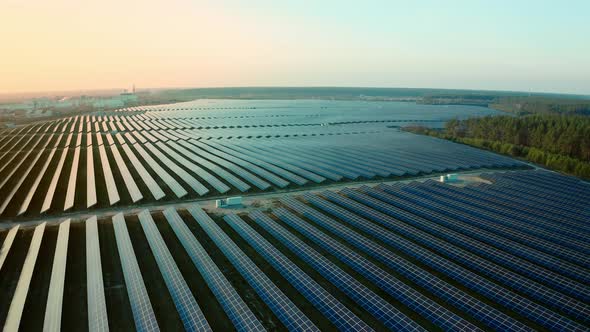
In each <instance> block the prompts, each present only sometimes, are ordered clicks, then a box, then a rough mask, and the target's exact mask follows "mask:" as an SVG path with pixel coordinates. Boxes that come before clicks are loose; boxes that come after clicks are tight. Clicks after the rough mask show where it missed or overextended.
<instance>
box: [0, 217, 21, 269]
mask: <svg viewBox="0 0 590 332" xmlns="http://www.w3.org/2000/svg"><path fill="white" fill-rule="evenodd" d="M19 227H20V225H18V224H17V225H16V226H14V227H12V228H11V229H10V231H8V234H6V237H5V238H4V242H3V243H2V248H0V271H2V265H4V261H5V260H6V257H7V256H8V253H9V252H10V248H12V243H13V242H14V237H15V236H16V233H17V232H18V229H19Z"/></svg>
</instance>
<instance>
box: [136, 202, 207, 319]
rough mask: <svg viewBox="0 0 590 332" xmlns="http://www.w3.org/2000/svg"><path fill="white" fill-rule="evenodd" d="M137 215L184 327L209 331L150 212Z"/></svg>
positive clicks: (144, 211)
mask: <svg viewBox="0 0 590 332" xmlns="http://www.w3.org/2000/svg"><path fill="white" fill-rule="evenodd" d="M137 216H138V217H139V222H140V223H141V227H142V228H143V232H144V233H145V235H146V238H147V240H148V243H149V246H150V248H151V250H152V253H153V254H154V258H155V259H156V263H157V264H158V268H159V269H160V272H161V273H162V277H163V278H164V282H165V283H166V286H167V287H168V291H169V292H170V296H171V297H172V300H173V301H174V305H175V306H176V310H177V311H178V314H179V315H180V320H181V321H182V324H183V325H184V328H185V329H186V330H187V331H210V330H211V326H209V323H208V322H207V320H206V319H205V316H204V315H203V312H202V311H201V309H200V308H199V305H198V304H197V301H196V300H195V298H194V297H193V294H192V293H191V290H190V289H189V287H188V285H187V284H186V281H185V280H184V277H183V276H182V274H181V273H180V270H179V269H178V266H177V265H176V263H175V262H174V258H172V255H171V254H170V251H169V250H168V247H167V246H166V243H165V242H164V239H163V238H162V236H161V235H160V232H159V231H158V227H156V224H155V223H154V220H153V219H152V216H151V214H150V212H149V211H148V210H143V211H141V212H140V213H139V214H138V215H137Z"/></svg>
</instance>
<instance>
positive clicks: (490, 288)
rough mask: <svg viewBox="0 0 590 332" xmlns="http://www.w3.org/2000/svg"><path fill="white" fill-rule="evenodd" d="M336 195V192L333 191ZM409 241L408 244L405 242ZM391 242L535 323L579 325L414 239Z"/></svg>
mask: <svg viewBox="0 0 590 332" xmlns="http://www.w3.org/2000/svg"><path fill="white" fill-rule="evenodd" d="M332 194H333V193H332ZM332 194H330V193H329V192H324V193H323V195H324V196H325V197H326V198H328V199H329V200H331V201H333V202H336V203H338V204H341V205H343V206H345V207H346V208H348V209H351V210H353V211H354V212H355V213H358V214H360V215H362V216H365V217H367V218H369V219H371V220H373V221H375V222H379V221H380V220H387V219H388V218H389V217H388V216H386V215H383V214H382V213H379V212H377V211H374V210H373V209H371V208H368V207H366V206H365V205H362V204H359V203H356V202H354V201H352V200H350V199H347V198H344V197H342V196H339V195H337V194H333V195H332ZM404 242H407V244H406V245H402V244H403V243H404ZM390 244H391V245H395V248H397V249H398V250H402V251H403V252H406V253H407V254H408V255H411V256H412V257H414V258H415V259H417V260H419V261H422V262H423V263H424V264H427V265H429V266H430V267H432V268H433V269H436V270H438V271H439V272H441V273H444V274H446V275H447V276H449V277H450V278H452V279H454V280H456V281H457V282H460V283H462V284H463V285H465V286H466V287H469V288H471V289H472V290H473V291H475V292H478V293H480V294H481V295H483V296H486V297H488V298H490V299H491V300H493V301H495V302H496V303H499V304H502V305H504V306H506V307H507V308H509V309H511V310H514V311H516V312H518V313H519V314H521V315H523V316H524V317H527V318H528V319H530V320H533V321H535V322H536V323H538V324H540V325H543V326H545V327H546V328H555V327H556V326H560V327H566V326H567V327H571V328H578V327H579V324H577V323H575V322H573V321H571V320H569V319H568V318H565V317H563V316H561V315H559V314H557V313H555V312H553V311H550V310H548V309H546V308H544V307H542V306H540V305H538V304H537V303H535V302H532V301H530V300H529V299H528V298H525V297H523V296H520V295H518V294H516V293H514V292H512V291H511V290H509V289H506V288H503V287H501V286H499V285H497V284H495V283H493V282H491V281H489V280H487V279H484V278H481V277H480V276H479V275H477V274H475V273H473V272H471V271H470V270H467V269H466V268H463V267H462V266H460V265H458V264H457V263H455V262H453V261H451V260H448V259H446V258H443V257H441V256H440V255H438V254H433V253H432V252H430V251H428V250H425V249H423V248H421V247H418V246H416V245H411V242H408V241H407V240H405V241H404V240H403V239H397V242H393V241H392V242H390ZM375 254H376V255H378V256H376V257H380V258H379V260H380V261H382V262H383V263H384V264H389V262H391V258H390V257H388V256H382V255H381V254H380V253H378V252H377V253H375Z"/></svg>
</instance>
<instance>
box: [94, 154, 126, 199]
mask: <svg viewBox="0 0 590 332" xmlns="http://www.w3.org/2000/svg"><path fill="white" fill-rule="evenodd" d="M104 147H105V146H104V145H100V146H99V147H98V152H99V154H100V164H101V165H102V172H103V176H104V181H105V184H106V186H107V195H108V197H109V204H110V205H113V204H115V203H117V202H119V200H121V198H120V197H119V191H117V185H116V184H115V178H114V177H113V171H112V170H111V165H110V163H109V159H108V157H107V153H106V150H105V148H104Z"/></svg>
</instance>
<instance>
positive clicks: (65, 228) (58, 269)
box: [43, 219, 70, 332]
mask: <svg viewBox="0 0 590 332" xmlns="http://www.w3.org/2000/svg"><path fill="white" fill-rule="evenodd" d="M69 235H70V220H69V219H68V220H66V221H64V222H62V223H61V224H59V231H58V233H57V243H56V245H55V254H54V257H53V267H52V268H51V280H50V282H49V293H48V294H47V306H46V307H45V308H46V309H45V319H44V320H43V331H44V332H50V331H55V332H58V331H60V330H61V316H62V303H63V293H64V283H65V278H66V260H67V256H68V238H69Z"/></svg>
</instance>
